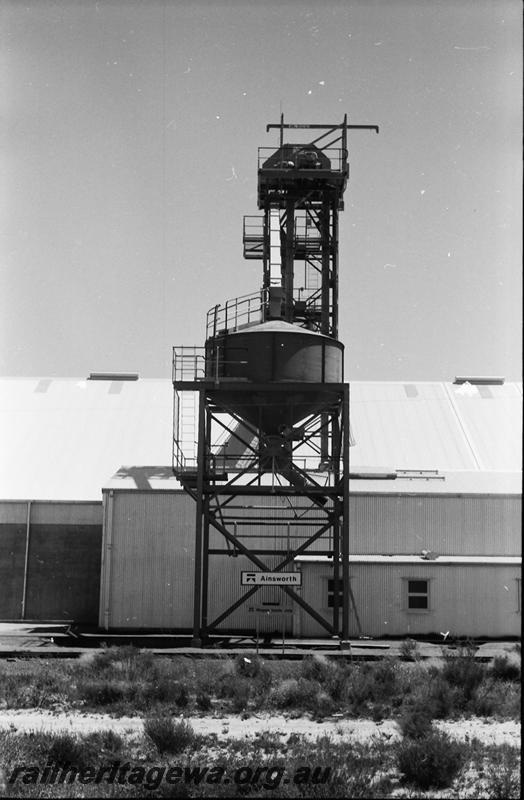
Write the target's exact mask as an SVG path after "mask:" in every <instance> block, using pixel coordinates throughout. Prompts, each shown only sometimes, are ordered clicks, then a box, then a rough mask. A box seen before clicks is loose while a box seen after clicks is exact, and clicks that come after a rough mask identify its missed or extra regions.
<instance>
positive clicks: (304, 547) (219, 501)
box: [173, 115, 378, 644]
mask: <svg viewBox="0 0 524 800" xmlns="http://www.w3.org/2000/svg"><path fill="white" fill-rule="evenodd" d="M273 128H278V129H279V132H280V141H279V147H278V148H277V149H275V147H273V148H260V150H259V158H258V207H259V209H260V210H261V211H262V216H261V217H246V218H245V220H244V255H245V257H246V258H249V259H260V260H261V261H262V262H263V282H262V288H261V289H260V290H259V291H258V292H256V293H254V294H252V295H245V296H243V297H240V298H235V299H234V300H230V301H228V302H227V303H226V304H225V305H223V306H221V305H216V306H215V307H214V308H212V309H211V310H210V311H209V312H208V317H207V336H206V344H205V348H187V349H186V348H179V349H177V348H175V353H174V354H175V359H174V372H173V383H174V389H175V425H174V431H175V433H174V441H173V469H174V473H175V475H176V477H177V478H178V479H179V480H180V482H181V484H182V486H183V487H184V489H185V490H186V491H187V492H188V493H189V494H190V495H191V496H192V497H193V498H194V499H195V501H196V525H195V580H194V597H193V603H194V619H193V640H194V642H195V644H198V643H201V642H202V641H203V640H205V639H206V637H209V636H211V635H212V634H214V633H218V632H220V633H226V632H228V627H227V626H228V623H229V624H230V625H231V629H233V628H234V630H235V631H237V632H238V622H236V623H231V616H232V615H233V614H234V613H235V612H236V611H237V610H239V609H241V608H242V606H245V604H246V603H247V602H249V601H250V600H251V599H252V598H253V596H255V595H257V593H263V592H267V591H268V590H267V588H266V587H259V586H254V587H252V588H247V587H242V586H241V585H240V582H239V584H238V591H237V592H236V593H235V594H236V597H235V599H234V600H233V601H232V602H229V601H227V603H226V605H225V607H223V606H224V603H222V605H220V603H219V606H220V607H218V606H217V605H216V598H215V600H214V601H213V607H212V603H211V600H210V586H211V585H212V579H213V578H214V576H215V572H214V566H215V563H216V560H217V559H218V560H219V561H220V559H224V558H235V557H241V559H244V560H245V561H246V562H247V563H248V564H249V565H253V569H254V570H255V571H256V570H258V571H261V572H271V573H279V574H282V573H287V572H288V571H289V570H290V568H291V567H295V563H294V562H295V559H296V558H297V556H299V555H301V554H304V553H307V552H309V553H316V554H322V555H327V556H329V557H331V558H332V564H333V573H332V574H333V587H334V591H333V608H332V617H331V620H329V621H328V620H327V619H326V618H325V617H324V616H323V615H322V614H320V613H319V610H318V609H317V608H313V607H312V606H311V604H310V603H308V602H306V600H305V599H304V597H303V596H302V595H301V593H300V592H301V590H300V589H298V590H295V589H292V588H290V587H289V586H283V585H279V586H277V587H275V590H274V591H273V596H275V595H278V597H280V599H282V598H284V599H285V600H288V601H290V602H291V603H292V604H297V605H298V606H300V607H301V608H302V609H303V611H305V612H306V613H307V614H309V615H311V616H312V617H313V618H314V619H315V620H316V621H317V622H318V623H319V625H320V626H321V627H322V628H323V629H324V630H326V632H328V633H329V634H331V635H340V636H341V637H342V638H343V639H347V638H348V635H349V613H350V598H351V587H350V585H349V530H348V528H349V444H350V433H349V431H350V428H349V385H348V384H346V383H343V382H336V381H338V380H340V381H343V378H342V377H340V378H336V377H335V378H334V377H333V374H334V373H330V377H326V374H325V369H326V367H325V365H326V364H327V363H328V362H327V361H326V362H325V361H324V359H325V358H326V356H325V353H326V352H327V349H328V345H329V348H331V350H330V352H331V353H332V356H330V358H331V357H333V358H336V357H338V356H337V355H336V352H337V348H338V352H340V348H341V345H340V343H339V342H337V336H338V213H339V211H340V210H341V209H343V194H344V190H345V188H346V184H347V180H348V177H349V166H348V151H347V131H348V130H349V129H366V130H375V131H376V132H378V128H377V126H374V125H348V123H347V118H346V117H345V118H344V120H343V122H342V124H340V125H316V124H313V125H289V124H284V117H283V115H282V116H281V120H280V124H278V125H268V127H267V129H268V130H270V129H273ZM288 130H302V131H304V130H314V131H315V133H314V134H313V136H314V138H313V140H312V141H310V142H309V143H306V144H297V143H296V142H291V143H287V142H285V141H284V132H285V131H288ZM320 131H322V132H320ZM295 135H296V134H295ZM275 320H276V321H277V325H276V327H275V325H274V324H273V321H275ZM264 323H267V324H269V328H267V327H266V328H265V327H264ZM270 323H271V324H270ZM283 323H285V324H284V325H283ZM286 324H287V326H288V327H287V328H286ZM290 325H291V326H295V328H296V330H297V331H300V330H301V329H302V334H301V336H302V337H305V339H308V337H309V336H310V335H311V334H309V333H307V332H306V331H304V330H303V329H304V328H305V329H307V330H308V331H312V332H314V335H317V336H319V335H320V338H319V339H318V340H317V342H318V350H319V351H320V350H321V352H322V355H321V357H320V362H319V363H321V365H322V369H321V376H319V377H318V380H317V379H316V378H315V379H313V378H311V376H310V375H305V376H304V378H305V379H304V380H301V381H300V382H298V381H297V382H296V383H293V382H292V381H290V379H289V376H288V375H287V374H284V377H278V375H277V376H275V377H271V378H268V379H267V381H266V380H265V382H262V383H257V382H256V381H255V378H254V377H253V375H254V374H258V373H257V371H256V369H252V367H251V366H250V365H251V364H252V362H251V361H250V360H249V356H246V355H245V353H244V351H249V347H248V346H247V345H248V342H247V340H246V338H245V332H246V331H247V332H248V338H250V337H253V336H257V337H260V336H262V337H264V333H263V332H262V333H260V332H258V333H255V332H254V331H260V330H261V329H262V330H263V331H265V330H267V332H268V335H269V336H270V339H266V344H267V342H268V341H270V340H271V341H273V339H271V336H273V334H269V330H271V331H280V330H284V329H285V330H286V331H287V333H288V335H290V334H289V326H290ZM257 326H258V327H257ZM274 335H275V336H278V335H279V334H278V333H277V334H274ZM282 335H283V336H285V335H286V334H285V333H283V334H282ZM239 336H240V337H244V338H240V339H239V338H238V337H239ZM292 336H295V334H294V333H293V334H292ZM233 337H236V338H235V342H234V343H233ZM251 341H253V339H252V340H251ZM257 341H260V339H257ZM290 341H292V340H291V339H288V342H290ZM301 341H302V340H301ZM331 342H333V344H331ZM310 343H311V340H310V342H306V341H305V340H303V344H304V348H305V350H307V348H308V347H309V346H310ZM287 346H288V345H284V344H283V343H282V344H281V345H280V347H284V348H285V347H287ZM316 346H317V345H315V347H316ZM271 347H273V345H271V346H269V345H268V346H267V347H266V348H265V349H264V347H263V346H262V345H261V349H260V350H259V351H253V353H254V354H255V355H254V358H255V360H256V359H257V357H258V355H260V356H261V357H263V358H265V357H266V356H264V355H263V354H264V353H266V354H267V353H269V352H270V351H271V352H274V351H273V350H272V349H271ZM333 348H334V349H333ZM284 352H286V351H285V350H284ZM290 352H291V351H290ZM252 357H253V356H252ZM274 357H275V356H272V358H274ZM341 357H342V356H341V353H340V358H341ZM231 359H232V360H231ZM275 363H276V362H275ZM315 363H316V362H315V359H313V360H312V361H311V369H316V367H315ZM330 363H331V362H330ZM192 371H193V374H191V372H192ZM315 374H316V373H315ZM186 396H187V397H188V399H186V400H184V397H186ZM273 406H275V408H276V410H274V409H273ZM196 409H198V423H197V424H196V425H195V416H196ZM288 412H289V420H291V422H290V424H287V419H288ZM187 414H190V415H191V414H192V415H193V420H192V421H190V420H189V421H188V420H185V419H184V415H187ZM275 420H277V422H278V424H277V422H275ZM237 573H238V570H237ZM225 574H228V575H229V574H230V573H224V572H223V571H220V569H217V571H216V575H224V576H225ZM231 574H233V575H234V570H233V572H232V573H231ZM229 579H230V580H238V575H237V578H235V577H233V578H229ZM215 583H216V581H215ZM277 602H278V601H277ZM354 610H355V609H354ZM357 621H358V620H357Z"/></svg>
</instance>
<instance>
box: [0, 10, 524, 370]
mask: <svg viewBox="0 0 524 800" xmlns="http://www.w3.org/2000/svg"><path fill="white" fill-rule="evenodd" d="M521 17H522V9H521V3H520V2H519V0H489V1H488V0H361V1H359V0H346V1H345V2H342V1H341V0H339V1H338V2H337V1H335V0H324V2H319V0H315V2H310V0H288V2H285V0H284V1H282V0H278V2H277V0H274V2H273V1H271V0H212V1H211V0H210V1H209V2H205V1H204V0H190V1H189V0H187V2H185V0H165V1H164V2H161V1H160V0H158V1H157V2H155V0H120V2H116V0H96V2H95V0H79V2H75V0H60V1H59V2H48V0H26V1H25V2H18V1H17V0H2V2H1V3H0V29H1V34H0V35H1V61H2V69H1V71H2V75H3V78H2V84H3V85H2V101H1V102H2V109H3V117H4V120H5V121H6V122H5V128H4V132H3V134H2V137H3V147H2V156H1V158H2V171H3V173H4V178H3V179H2V185H3V189H2V192H3V196H2V207H1V219H2V222H1V229H2V243H1V250H0V258H1V265H0V270H1V272H0V374H3V375H13V376H16V375H20V376H24V375H25V376H86V375H87V374H88V373H89V372H94V371H121V372H126V371H132V372H139V373H140V375H141V376H142V377H168V376H169V375H170V362H171V347H172V345H174V344H188V345H193V344H197V345H202V344H203V341H204V325H205V315H206V312H207V310H208V309H209V308H210V307H211V306H213V305H215V304H216V303H219V302H223V301H225V300H227V299H228V298H233V297H236V296H238V295H242V294H246V293H248V292H251V291H256V290H257V289H258V288H259V287H260V283H261V262H258V261H244V260H243V257H242V218H243V215H244V214H257V213H258V212H257V208H256V179H257V176H256V167H257V148H258V147H260V146H271V145H273V144H275V145H276V143H277V134H276V133H275V132H272V133H269V134H267V133H266V131H265V126H266V123H268V122H278V121H279V117H280V111H281V109H282V110H283V112H284V114H285V118H286V121H288V122H302V123H304V122H320V123H332V122H333V123H337V122H341V121H342V118H343V115H344V113H346V112H347V114H348V116H349V119H350V122H353V123H355V124H378V125H380V134H379V135H378V136H377V135H376V134H374V133H371V132H354V133H350V165H351V166H350V168H351V180H350V183H349V186H348V189H347V192H346V198H345V199H346V209H345V211H344V212H343V213H342V214H341V216H340V315H341V325H340V335H341V339H342V340H343V341H344V343H345V345H346V370H347V375H348V377H349V379H353V380H452V379H453V377H454V376H455V375H458V374H469V375H505V376H506V378H507V379H509V380H518V379H520V377H521V368H520V356H521V335H522V327H521V306H522V294H521V274H522V246H521V242H522V237H521V216H522V209H521V195H522V172H521V160H522V159H521V149H522V138H521V130H522V100H521V98H522V38H521V37H522V21H521Z"/></svg>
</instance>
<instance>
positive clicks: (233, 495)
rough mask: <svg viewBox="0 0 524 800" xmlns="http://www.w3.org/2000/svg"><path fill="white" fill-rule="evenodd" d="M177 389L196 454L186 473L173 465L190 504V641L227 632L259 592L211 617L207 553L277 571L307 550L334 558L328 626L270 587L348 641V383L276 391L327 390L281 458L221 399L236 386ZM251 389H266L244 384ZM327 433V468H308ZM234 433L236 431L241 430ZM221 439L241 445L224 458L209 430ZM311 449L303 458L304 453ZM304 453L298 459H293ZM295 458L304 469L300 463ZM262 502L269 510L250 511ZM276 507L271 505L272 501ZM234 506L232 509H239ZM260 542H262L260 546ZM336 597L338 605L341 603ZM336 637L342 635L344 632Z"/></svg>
mask: <svg viewBox="0 0 524 800" xmlns="http://www.w3.org/2000/svg"><path fill="white" fill-rule="evenodd" d="M174 386H175V391H176V392H179V393H184V392H196V393H197V394H198V408H199V413H198V434H197V441H198V454H197V458H196V460H195V462H194V465H193V468H191V467H188V466H187V465H186V467H185V468H184V469H176V466H175V472H176V474H177V477H178V478H179V480H180V481H181V483H182V485H183V487H184V489H185V490H186V491H187V492H188V493H189V494H190V495H191V496H192V497H193V498H194V499H195V501H196V506H197V513H196V536H195V584H194V597H193V603H194V620H193V628H194V630H193V639H194V641H195V643H201V642H202V641H203V640H205V639H206V637H209V636H210V635H212V634H214V633H225V632H228V629H227V619H228V617H230V615H231V614H232V613H233V612H234V611H235V610H236V609H238V608H239V607H240V606H242V605H243V604H245V603H246V602H247V601H249V600H251V599H252V597H253V595H255V594H256V593H258V592H259V593H261V594H263V593H264V592H265V591H267V590H266V589H265V588H263V587H260V586H255V587H253V588H252V589H248V590H244V591H243V592H241V591H240V588H241V587H240V586H239V594H240V596H239V597H238V599H237V600H235V601H234V602H233V603H231V604H230V605H229V606H228V607H227V608H225V609H223V610H222V611H221V612H220V613H219V614H218V615H216V614H214V613H212V614H210V609H209V602H208V598H209V576H210V561H211V559H213V558H214V557H235V556H238V555H242V556H245V557H246V558H247V559H248V560H249V562H250V563H252V564H253V565H254V566H255V567H256V568H257V569H259V570H262V571H269V572H278V571H281V570H285V568H286V567H287V568H289V567H290V566H293V564H294V560H295V558H296V557H297V556H299V555H301V554H304V553H307V552H310V553H311V552H314V553H315V554H316V555H325V556H329V557H331V558H332V559H333V578H334V594H333V600H334V602H333V617H332V621H331V622H328V621H327V620H326V619H325V618H324V617H323V616H322V615H321V614H319V613H318V611H317V610H316V609H314V608H313V607H312V606H311V605H310V604H309V603H307V602H306V601H305V600H304V599H303V598H302V597H301V595H300V593H298V592H297V591H295V590H294V589H291V588H290V587H284V586H279V587H276V589H277V593H282V594H283V595H286V596H287V597H288V598H289V599H290V600H291V601H293V602H295V603H297V605H299V606H300V607H301V608H302V609H303V610H304V611H305V612H306V613H307V614H309V615H310V616H312V617H313V618H314V619H315V620H316V621H317V622H318V623H319V624H320V625H321V626H322V627H323V628H324V630H326V632H327V633H329V634H330V635H337V634H339V633H342V635H343V636H345V637H346V638H347V631H348V626H349V597H348V596H346V595H343V594H342V593H341V592H340V591H339V589H340V587H341V586H342V585H344V584H345V585H348V575H347V574H345V572H347V570H348V567H349V560H348V552H347V543H348V541H349V539H348V535H347V524H348V505H347V503H348V478H349V387H348V385H347V384H329V385H327V384H309V385H307V388H306V389H305V387H304V384H300V386H294V385H283V386H280V387H278V388H277V389H276V391H277V393H278V391H280V392H282V393H284V392H290V391H293V390H294V389H298V388H300V391H301V392H304V390H305V391H306V393H307V392H308V391H309V392H314V393H315V395H316V396H317V395H318V393H319V391H320V392H322V391H324V392H325V406H324V407H322V406H321V408H320V410H319V413H316V414H311V415H309V417H307V418H305V419H304V420H303V423H302V424H301V428H300V436H301V438H300V439H297V440H293V439H290V443H289V457H287V456H284V457H283V456H282V454H280V453H276V454H275V453H273V454H271V453H270V454H269V455H268V454H267V449H266V444H265V442H264V436H263V434H261V432H260V431H259V430H257V429H256V428H255V427H254V426H252V425H248V424H246V423H245V421H244V420H242V419H241V418H239V417H238V415H237V414H236V413H235V411H234V410H233V409H232V408H230V407H229V406H228V405H227V404H223V403H222V401H221V395H222V393H223V390H224V391H225V390H226V389H227V395H228V397H231V396H232V395H234V392H235V390H236V391H242V390H243V389H244V387H239V386H234V385H227V382H226V381H224V382H221V383H220V387H219V388H218V387H217V383H216V382H215V381H202V380H199V381H191V382H190V381H175V383H174ZM251 388H252V390H253V392H255V393H256V391H257V390H260V389H262V388H266V387H265V385H264V386H256V385H253V386H252V387H251ZM326 425H327V426H329V428H330V429H331V430H332V431H333V435H332V436H331V437H330V441H331V443H332V445H333V450H332V453H331V460H330V463H329V469H327V466H328V465H321V469H319V470H317V471H314V470H311V469H310V468H308V466H307V463H308V459H310V460H311V459H315V461H316V463H317V464H318V462H319V458H320V456H321V444H320V441H321V438H322V431H323V428H324V427H325V426H326ZM239 428H241V432H240V433H239ZM218 429H224V430H225V431H226V432H227V434H228V439H227V441H237V442H238V443H239V449H238V452H237V453H235V454H234V455H232V456H229V455H228V454H226V453H224V452H221V451H220V447H217V445H216V444H215V441H216V438H217V435H216V434H217V430H218ZM305 451H306V452H307V451H309V455H305V454H304V452H305ZM301 452H302V460H301V457H300V453H301ZM302 462H303V463H302ZM263 498H265V499H266V500H270V502H269V504H264V505H257V501H259V502H260V501H261V500H262V499H263ZM274 501H282V502H277V503H276V504H275V502H274ZM239 503H240V504H239ZM266 542H267V543H266ZM340 598H342V602H340ZM344 631H345V632H346V633H344Z"/></svg>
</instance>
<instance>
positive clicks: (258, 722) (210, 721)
mask: <svg viewBox="0 0 524 800" xmlns="http://www.w3.org/2000/svg"><path fill="white" fill-rule="evenodd" d="M184 718H185V719H187V721H189V722H191V725H192V726H193V729H194V730H195V732H196V733H200V734H213V733H214V734H216V735H217V737H218V739H219V740H221V739H222V740H227V739H244V738H253V737H254V736H255V735H260V734H261V733H263V732H266V733H274V734H279V735H281V736H282V737H285V736H289V734H291V733H295V734H299V735H302V736H305V737H306V738H307V739H309V740H315V739H316V738H317V737H319V736H325V735H327V736H331V737H333V738H334V739H336V740H341V739H347V740H358V741H360V742H366V741H368V740H369V739H371V738H372V737H373V736H379V737H382V738H384V739H385V740H386V741H390V740H391V741H395V740H396V739H399V738H401V737H400V732H399V728H398V726H397V724H396V722H394V721H393V720H384V721H383V722H373V721H372V720H367V719H362V720H355V719H344V718H342V717H341V718H333V717H329V718H327V719H326V720H325V721H324V722H316V721H313V720H311V719H309V718H307V717H297V718H294V717H292V716H284V715H269V714H252V715H250V716H249V717H248V718H247V719H241V718H240V717H238V716H235V715H224V716H222V717H217V716H200V717H189V716H188V717H184ZM434 724H435V726H436V727H437V728H439V729H440V730H443V731H445V732H446V733H448V734H449V735H450V736H452V737H453V738H454V739H457V740H461V741H467V740H468V739H470V740H471V739H474V738H475V739H479V740H480V741H481V742H482V743H483V744H503V743H507V744H510V745H513V746H514V747H520V724H519V723H518V722H514V721H507V722H498V721H496V720H492V719H479V718H475V717H473V718H470V719H464V720H458V721H440V720H439V721H437V722H435V723H434ZM108 729H110V730H113V731H115V732H118V733H121V734H122V733H129V734H139V733H141V732H142V730H143V722H142V719H141V718H140V717H109V716H107V715H104V714H82V713H72V714H65V713H53V712H52V711H38V710H31V709H24V710H18V711H8V710H3V711H1V712H0V730H10V731H12V732H17V733H24V732H28V731H56V732H58V731H75V732H78V733H90V732H92V731H97V730H108Z"/></svg>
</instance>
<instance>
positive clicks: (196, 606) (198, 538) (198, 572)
mask: <svg viewBox="0 0 524 800" xmlns="http://www.w3.org/2000/svg"><path fill="white" fill-rule="evenodd" d="M205 434H206V397H205V394H204V392H203V391H202V390H201V391H200V392H199V407H198V449H197V490H196V520H195V587H194V595H193V639H192V646H193V647H200V646H201V645H202V639H201V635H200V631H201V622H202V526H203V518H204V470H205Z"/></svg>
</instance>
